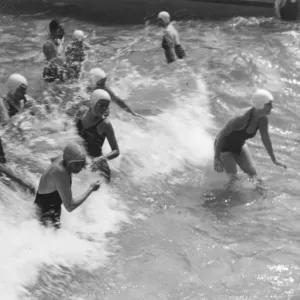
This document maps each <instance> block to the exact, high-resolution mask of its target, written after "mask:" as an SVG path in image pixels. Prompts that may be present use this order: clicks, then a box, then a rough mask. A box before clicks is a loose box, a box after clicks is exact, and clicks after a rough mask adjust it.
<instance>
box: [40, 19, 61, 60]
mask: <svg viewBox="0 0 300 300" xmlns="http://www.w3.org/2000/svg"><path fill="white" fill-rule="evenodd" d="M49 29H50V34H49V37H48V40H47V41H46V42H45V44H44V45H43V52H44V55H45V57H46V60H47V61H49V60H50V59H51V58H50V59H49V53H50V56H51V53H52V51H53V50H52V49H54V50H55V53H56V56H59V55H62V53H63V43H64V36H65V31H64V29H63V27H62V26H61V24H60V23H59V22H58V21H57V20H56V19H54V20H52V21H51V22H50V24H49Z"/></svg>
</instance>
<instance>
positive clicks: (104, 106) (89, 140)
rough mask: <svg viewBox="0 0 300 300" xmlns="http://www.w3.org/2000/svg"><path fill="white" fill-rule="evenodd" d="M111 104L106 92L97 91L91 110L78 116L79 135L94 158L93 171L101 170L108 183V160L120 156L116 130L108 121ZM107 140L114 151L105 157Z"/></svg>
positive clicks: (92, 96) (93, 94)
mask: <svg viewBox="0 0 300 300" xmlns="http://www.w3.org/2000/svg"><path fill="white" fill-rule="evenodd" d="M110 102H111V98H110V95H109V94H108V93H107V92H106V91H104V90H101V89H98V90H95V91H94V92H93V93H92V95H91V98H90V108H88V109H85V110H84V111H79V112H78V113H77V116H76V126H77V130H78V133H79V135H80V136H81V137H82V138H83V140H84V145H85V148H86V151H87V153H88V154H89V155H90V156H91V157H92V158H94V160H93V166H92V169H93V171H96V170H100V171H101V174H102V175H104V176H105V178H106V179H107V180H108V181H110V168H109V165H108V163H107V160H111V159H114V158H116V157H118V156H119V154H120V152H119V146H118V143H117V139H116V136H115V133H114V129H113V127H112V124H111V123H110V121H109V120H108V119H107V116H108V114H109V110H108V109H109V104H110ZM106 138H107V140H108V143H109V145H110V147H111V150H112V151H111V152H110V153H108V154H105V155H103V153H102V146H103V144H104V141H105V139H106Z"/></svg>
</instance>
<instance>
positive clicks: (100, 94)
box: [90, 89, 111, 108]
mask: <svg viewBox="0 0 300 300" xmlns="http://www.w3.org/2000/svg"><path fill="white" fill-rule="evenodd" d="M99 100H106V101H108V102H110V101H111V98H110V95H109V93H108V92H106V91H105V90H101V89H98V90H95V91H94V92H93V93H92V95H91V98H90V101H91V107H92V108H94V106H95V105H96V104H97V102H98V101H99Z"/></svg>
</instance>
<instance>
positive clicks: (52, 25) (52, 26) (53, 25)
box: [49, 19, 61, 32]
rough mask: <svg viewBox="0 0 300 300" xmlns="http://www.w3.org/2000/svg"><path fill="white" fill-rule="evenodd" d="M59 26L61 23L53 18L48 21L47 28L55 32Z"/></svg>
mask: <svg viewBox="0 0 300 300" xmlns="http://www.w3.org/2000/svg"><path fill="white" fill-rule="evenodd" d="M60 26H61V25H60V23H59V21H58V20H56V19H53V20H52V21H51V22H50V23H49V29H50V32H56V31H57V30H58V28H59V27H60Z"/></svg>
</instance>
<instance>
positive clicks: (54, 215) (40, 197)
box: [34, 179, 72, 228]
mask: <svg viewBox="0 0 300 300" xmlns="http://www.w3.org/2000/svg"><path fill="white" fill-rule="evenodd" d="M70 184H72V180H71V179H70ZM34 203H35V204H36V205H37V206H38V208H39V213H40V215H39V217H40V221H41V223H42V224H43V225H44V226H47V225H51V226H54V227H55V228H60V227H61V223H60V215H61V205H62V204H63V201H62V200H61V198H60V195H59V193H58V191H54V192H52V193H47V194H39V193H36V197H35V201H34Z"/></svg>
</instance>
